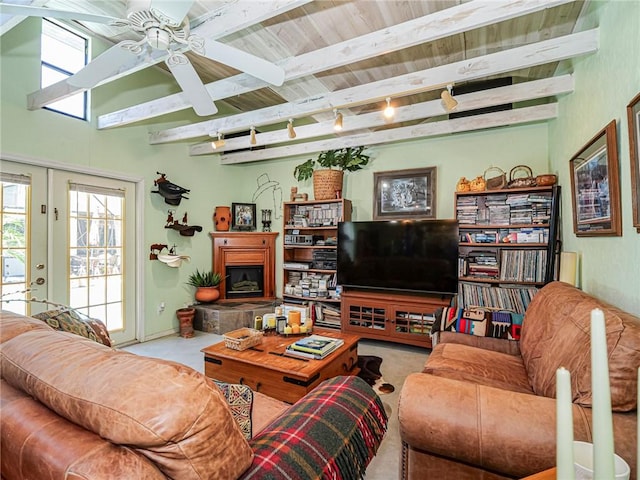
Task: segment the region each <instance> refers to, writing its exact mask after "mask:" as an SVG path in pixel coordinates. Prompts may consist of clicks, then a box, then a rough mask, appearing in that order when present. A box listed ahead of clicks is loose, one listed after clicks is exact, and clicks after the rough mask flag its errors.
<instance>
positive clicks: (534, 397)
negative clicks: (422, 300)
mask: <svg viewBox="0 0 640 480" xmlns="http://www.w3.org/2000/svg"><path fill="white" fill-rule="evenodd" d="M594 308H600V309H602V310H603V311H604V315H605V322H606V332H607V347H608V352H609V371H610V382H611V398H612V400H611V402H612V410H613V428H614V447H615V451H616V453H617V454H618V455H620V456H621V457H622V458H624V459H625V460H626V461H627V463H628V464H629V465H630V467H631V478H632V479H635V478H636V475H637V472H636V421H637V415H636V410H637V399H636V396H637V375H638V367H640V319H639V318H638V317H635V316H633V315H631V314H629V313H625V312H623V311H621V310H620V309H618V308H615V307H613V306H611V305H608V304H606V303H604V302H601V301H599V300H597V299H596V298H594V297H592V296H590V295H587V294H586V293H584V292H582V291H581V290H578V289H577V288H574V287H572V286H570V285H569V284H566V283H562V282H552V283H550V284H548V285H546V286H545V287H543V288H542V289H541V290H540V291H539V292H538V293H537V294H536V296H535V297H534V299H533V301H532V303H531V304H530V305H529V308H528V309H527V312H526V314H525V317H524V321H523V324H522V330H521V338H520V340H519V342H516V341H512V340H502V339H496V338H488V337H479V336H472V335H466V334H462V333H454V332H440V335H441V336H440V339H439V343H438V344H437V345H436V346H435V347H434V349H433V351H432V353H431V354H430V355H429V358H428V359H427V361H426V363H425V365H424V369H423V371H422V373H414V374H411V375H409V376H408V377H407V379H406V382H405V384H404V385H403V387H402V391H401V393H400V400H399V412H398V415H399V422H400V435H401V438H402V442H403V450H402V459H401V460H402V463H401V470H402V471H401V477H402V478H403V479H421V480H423V479H430V478H434V479H438V480H446V479H452V480H453V479H455V480H465V479H483V480H494V479H514V478H522V477H525V476H528V475H531V474H534V473H536V472H540V471H544V470H546V469H548V468H551V467H553V466H554V465H555V448H556V441H555V438H556V413H555V412H556V409H555V408H556V406H555V372H556V370H557V369H558V367H560V366H564V367H565V368H567V369H568V370H569V371H570V373H571V386H572V393H573V422H574V439H575V440H583V441H587V442H591V441H593V440H592V423H591V373H590V371H591V363H590V362H591V357H590V313H591V310H592V309H594Z"/></svg>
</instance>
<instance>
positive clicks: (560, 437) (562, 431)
mask: <svg viewBox="0 0 640 480" xmlns="http://www.w3.org/2000/svg"><path fill="white" fill-rule="evenodd" d="M571 400H572V398H571V375H570V373H569V370H567V369H566V368H564V367H560V368H559V369H558V370H556V467H557V469H558V473H557V475H556V478H562V479H566V480H574V479H575V478H576V476H575V470H574V468H573V410H572V409H573V402H572V401H571Z"/></svg>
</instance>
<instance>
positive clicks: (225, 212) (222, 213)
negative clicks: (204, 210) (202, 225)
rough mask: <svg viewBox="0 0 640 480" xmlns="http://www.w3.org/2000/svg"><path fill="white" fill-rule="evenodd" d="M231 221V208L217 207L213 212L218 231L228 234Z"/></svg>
mask: <svg viewBox="0 0 640 480" xmlns="http://www.w3.org/2000/svg"><path fill="white" fill-rule="evenodd" d="M230 220H231V208H230V207H225V206H218V207H216V209H215V211H214V212H213V223H214V225H215V227H216V230H218V231H220V232H226V231H228V230H229V221H230Z"/></svg>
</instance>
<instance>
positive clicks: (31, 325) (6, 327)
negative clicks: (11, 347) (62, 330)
mask: <svg viewBox="0 0 640 480" xmlns="http://www.w3.org/2000/svg"><path fill="white" fill-rule="evenodd" d="M1 315H2V328H0V343H4V342H6V341H7V340H11V339H12V338H13V337H16V336H18V335H20V334H22V333H24V332H28V331H30V330H49V331H52V330H53V329H52V328H51V327H50V326H49V325H47V324H46V323H43V322H41V321H40V320H36V319H35V318H30V317H25V316H23V315H20V314H18V313H13V312H9V311H7V310H2V311H1Z"/></svg>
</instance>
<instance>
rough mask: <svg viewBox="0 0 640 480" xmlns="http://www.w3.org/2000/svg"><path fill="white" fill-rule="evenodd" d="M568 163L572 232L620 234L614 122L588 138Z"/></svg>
mask: <svg viewBox="0 0 640 480" xmlns="http://www.w3.org/2000/svg"><path fill="white" fill-rule="evenodd" d="M569 164H570V167H571V202H572V204H573V232H574V233H575V234H576V236H578V237H590V236H601V235H602V236H604V235H609V236H620V235H622V219H621V216H620V178H619V173H618V170H619V167H618V140H617V129H616V121H615V120H612V121H611V122H609V124H608V125H607V126H606V127H604V128H603V129H602V130H600V131H599V132H598V133H597V134H596V135H595V136H594V137H593V138H592V139H591V140H589V142H588V143H587V144H586V145H585V146H584V147H582V148H581V149H580V151H578V153H576V154H575V155H574V156H573V157H572V158H571V161H570V162H569Z"/></svg>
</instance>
